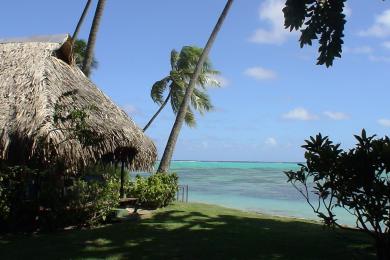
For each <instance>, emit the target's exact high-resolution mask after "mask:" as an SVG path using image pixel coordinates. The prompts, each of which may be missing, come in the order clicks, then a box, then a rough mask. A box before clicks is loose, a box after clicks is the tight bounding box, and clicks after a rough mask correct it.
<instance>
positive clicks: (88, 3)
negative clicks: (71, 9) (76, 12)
mask: <svg viewBox="0 0 390 260" xmlns="http://www.w3.org/2000/svg"><path fill="white" fill-rule="evenodd" d="M91 3H92V0H88V1H87V3H86V4H85V7H84V11H83V13H82V14H81V16H80V19H79V21H78V23H77V25H76V29H75V30H74V33H73V36H72V41H73V42H75V41H76V38H77V35H78V34H79V31H80V28H81V25H82V24H83V22H84V19H85V16H86V15H87V12H88V9H89V6H90V5H91Z"/></svg>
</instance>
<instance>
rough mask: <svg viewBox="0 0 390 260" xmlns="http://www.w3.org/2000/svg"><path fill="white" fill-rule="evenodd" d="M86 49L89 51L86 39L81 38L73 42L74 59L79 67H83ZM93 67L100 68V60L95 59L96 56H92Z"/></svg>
mask: <svg viewBox="0 0 390 260" xmlns="http://www.w3.org/2000/svg"><path fill="white" fill-rule="evenodd" d="M86 51H87V43H86V42H85V40H82V39H79V40H76V41H75V42H74V43H73V55H74V60H75V63H76V65H77V67H79V69H82V68H83V62H84V57H85V52H86ZM91 68H92V69H97V68H98V61H97V60H96V59H95V57H93V58H92V64H91Z"/></svg>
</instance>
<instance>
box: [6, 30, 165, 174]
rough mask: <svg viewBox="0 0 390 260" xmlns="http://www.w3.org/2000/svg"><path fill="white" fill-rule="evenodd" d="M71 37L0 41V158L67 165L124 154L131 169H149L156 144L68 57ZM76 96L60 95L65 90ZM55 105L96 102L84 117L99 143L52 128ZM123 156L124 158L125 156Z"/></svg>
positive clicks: (79, 105)
mask: <svg viewBox="0 0 390 260" xmlns="http://www.w3.org/2000/svg"><path fill="white" fill-rule="evenodd" d="M70 47H71V41H70V37H69V36H66V37H60V36H55V37H48V38H47V37H46V38H45V37H44V38H39V37H38V38H37V37H36V38H30V39H27V40H20V39H18V40H7V41H2V42H0V160H9V161H12V162H14V163H26V162H29V161H33V160H39V161H40V163H45V164H51V163H53V162H56V161H62V162H63V163H64V164H65V165H66V167H68V168H72V169H77V168H78V167H79V166H81V165H86V164H87V163H90V162H96V161H97V160H99V159H102V158H109V159H110V160H116V159H118V156H120V155H121V156H125V157H126V158H127V159H131V158H132V157H134V156H135V157H134V160H129V161H128V165H127V166H128V168H129V169H131V170H151V169H152V167H153V164H154V162H155V160H156V157H157V152H156V147H155V145H154V144H153V142H152V141H151V140H150V139H149V138H148V137H146V136H145V135H144V133H143V132H142V130H141V129H139V128H138V127H137V126H136V125H135V124H134V122H133V121H132V120H131V119H130V118H129V117H128V116H127V115H126V113H125V112H124V111H123V110H122V109H120V108H119V107H118V106H116V105H115V104H114V103H113V102H112V101H111V99H110V98H109V97H107V96H106V95H105V94H104V93H103V92H102V91H100V90H99V89H98V88H97V87H96V86H95V85H94V84H93V83H92V82H91V81H90V80H89V79H88V78H87V77H85V75H84V74H83V73H82V72H81V71H80V70H79V69H78V68H77V67H76V66H75V65H73V62H72V55H71V48H70ZM75 90H76V91H77V95H75V96H72V97H66V96H65V97H64V96H63V94H64V93H66V92H72V91H75ZM56 104H57V105H58V104H60V105H64V106H67V105H69V106H72V107H76V108H80V109H83V108H85V107H86V106H96V110H94V111H93V112H92V113H90V114H89V117H88V118H87V119H86V120H87V123H88V126H90V127H91V128H92V129H93V130H94V131H95V132H96V133H97V134H99V135H102V136H104V138H103V140H102V141H101V142H99V145H98V146H93V147H91V146H83V145H82V144H81V143H80V142H79V141H78V140H77V139H71V140H68V139H69V138H70V133H69V131H65V130H56V129H58V128H62V127H61V126H60V127H59V126H58V125H56V124H55V123H54V119H53V115H54V112H55V106H56ZM125 157H123V158H125Z"/></svg>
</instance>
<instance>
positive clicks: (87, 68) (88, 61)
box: [83, 0, 106, 77]
mask: <svg viewBox="0 0 390 260" xmlns="http://www.w3.org/2000/svg"><path fill="white" fill-rule="evenodd" d="M105 3H106V0H99V2H98V3H97V6H96V11H95V16H94V17H93V21H92V26H91V31H90V32H89V37H88V43H87V50H86V52H85V59H84V62H83V72H84V74H85V75H86V76H87V77H89V75H90V73H91V65H92V61H93V52H94V48H95V43H96V36H97V32H98V30H99V24H100V20H101V18H102V16H103V10H104V5H105Z"/></svg>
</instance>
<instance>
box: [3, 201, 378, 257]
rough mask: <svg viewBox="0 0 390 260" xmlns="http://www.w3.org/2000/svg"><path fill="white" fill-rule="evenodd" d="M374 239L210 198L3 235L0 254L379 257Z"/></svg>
mask: <svg viewBox="0 0 390 260" xmlns="http://www.w3.org/2000/svg"><path fill="white" fill-rule="evenodd" d="M370 244H371V241H370V239H369V238H368V237H367V236H365V235H364V234H361V233H358V232H350V231H348V232H346V231H329V230H326V229H324V228H323V227H322V226H320V225H317V224H315V223H310V222H303V221H298V220H294V219H286V218H277V217H269V216H262V215H257V214H254V213H247V212H242V211H238V210H232V209H226V208H222V207H218V206H211V205H205V204H195V203H191V204H175V205H172V206H170V207H167V208H165V209H161V210H158V211H157V212H156V213H155V214H154V215H153V216H152V217H151V218H148V219H143V220H140V221H127V222H124V223H118V224H113V225H109V226H105V227H101V228H96V229H92V230H80V231H66V232H61V233H56V234H43V235H36V236H7V237H1V238H0V259H18V258H23V259H25V258H26V259H32V258H33V259H58V258H131V259H133V258H141V259H145V258H151V259H156V258H166V259H172V258H185V259H206V258H207V259H374V258H375V257H374V255H373V248H372V247H371V245H370Z"/></svg>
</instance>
